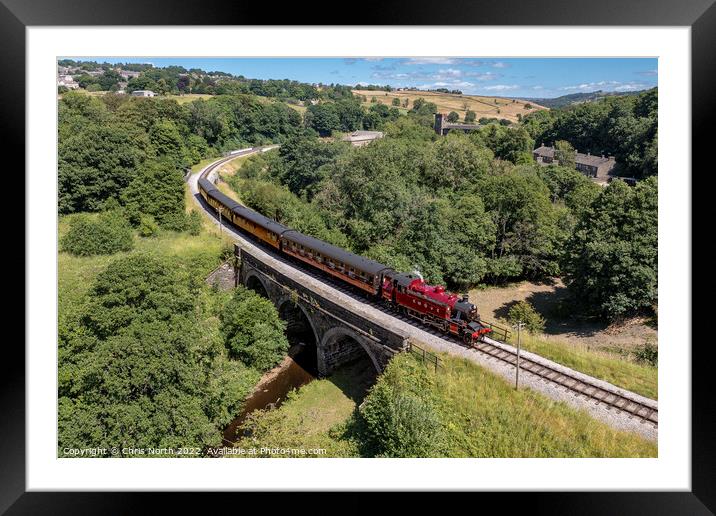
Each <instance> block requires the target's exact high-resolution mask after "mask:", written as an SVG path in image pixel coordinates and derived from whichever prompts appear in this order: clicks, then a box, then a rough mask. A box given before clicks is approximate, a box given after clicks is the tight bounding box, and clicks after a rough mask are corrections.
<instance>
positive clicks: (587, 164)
mask: <svg viewBox="0 0 716 516" xmlns="http://www.w3.org/2000/svg"><path fill="white" fill-rule="evenodd" d="M532 156H533V157H534V159H535V161H536V162H537V163H539V164H540V165H549V164H551V163H552V164H555V165H558V164H559V161H558V160H557V159H555V157H554V147H547V146H545V144H544V143H543V144H542V145H540V146H539V147H537V148H536V149H535V150H533V151H532ZM574 166H575V168H576V169H577V170H579V171H580V172H581V173H582V174H584V175H585V176H588V177H591V178H593V179H595V180H597V181H599V182H605V181H608V180H609V177H610V176H611V172H612V170H613V169H614V167H615V166H616V161H615V160H614V156H609V157H604V155H601V156H597V155H594V156H593V155H592V154H590V153H587V154H582V153H581V152H577V151H576V149H575V159H574Z"/></svg>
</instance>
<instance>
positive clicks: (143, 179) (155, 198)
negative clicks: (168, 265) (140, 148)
mask: <svg viewBox="0 0 716 516" xmlns="http://www.w3.org/2000/svg"><path fill="white" fill-rule="evenodd" d="M122 202H123V204H124V206H125V209H126V211H127V213H128V215H129V218H130V220H131V221H132V222H133V223H135V224H138V223H139V221H140V218H141V214H146V215H151V216H152V217H154V219H155V220H156V221H157V223H158V224H159V225H160V226H162V227H163V228H166V229H172V230H176V231H182V230H184V229H185V224H186V221H185V216H184V180H183V176H182V172H181V171H180V170H178V169H177V168H176V167H175V166H174V164H173V163H171V162H170V161H167V160H163V161H148V162H146V163H145V164H144V165H143V166H142V167H140V169H139V172H138V175H137V177H136V178H135V179H134V180H133V181H132V182H131V183H130V184H129V186H127V188H125V189H124V191H123V192H122Z"/></svg>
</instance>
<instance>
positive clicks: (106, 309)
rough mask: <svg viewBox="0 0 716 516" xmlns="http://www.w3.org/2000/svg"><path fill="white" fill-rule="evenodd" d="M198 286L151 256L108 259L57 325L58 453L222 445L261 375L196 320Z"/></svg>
mask: <svg viewBox="0 0 716 516" xmlns="http://www.w3.org/2000/svg"><path fill="white" fill-rule="evenodd" d="M196 296H197V292H196V290H195V289H194V288H192V287H191V286H190V283H189V282H188V281H186V278H185V277H182V276H180V275H179V273H178V272H177V269H176V267H174V266H172V265H170V264H167V263H164V262H162V261H160V260H157V259H156V258H152V257H150V256H146V255H133V256H129V257H126V258H120V259H116V260H114V261H112V262H111V263H110V264H109V265H108V266H107V269H106V270H104V271H103V272H101V273H100V274H99V275H98V276H97V279H96V280H95V282H94V284H93V285H92V287H91V289H90V291H89V294H88V299H87V303H85V304H84V305H83V308H82V309H81V313H80V314H79V315H78V317H77V320H76V321H75V322H74V323H73V324H70V325H68V324H61V325H60V332H59V337H60V338H59V346H58V358H59V371H58V378H59V390H58V395H59V413H58V454H59V455H60V456H62V455H63V451H62V450H63V449H64V448H65V447H71V448H76V447H105V448H107V449H110V448H112V447H116V448H118V449H119V452H118V453H119V456H122V455H123V452H122V451H121V450H122V448H123V447H137V448H149V447H154V448H161V447H173V448H180V447H197V448H200V449H201V448H204V447H205V446H217V445H219V444H220V443H221V429H222V428H223V427H224V426H225V425H226V424H227V423H228V422H229V420H230V418H231V417H232V416H233V415H234V414H236V413H238V411H239V409H240V401H239V400H241V399H243V397H244V396H246V395H247V394H248V392H249V391H250V390H251V388H252V387H253V384H254V382H255V381H256V378H257V376H258V374H257V373H252V372H250V371H249V370H247V369H246V368H245V367H244V366H243V365H241V364H240V363H239V362H237V361H231V360H229V359H228V358H227V354H226V351H225V349H224V347H223V343H222V342H221V339H220V338H218V333H217V331H216V329H215V328H212V327H210V326H207V324H208V323H207V322H205V321H202V320H199V319H197V317H196V315H197V313H198V310H196V309H195V305H194V303H195V299H196Z"/></svg>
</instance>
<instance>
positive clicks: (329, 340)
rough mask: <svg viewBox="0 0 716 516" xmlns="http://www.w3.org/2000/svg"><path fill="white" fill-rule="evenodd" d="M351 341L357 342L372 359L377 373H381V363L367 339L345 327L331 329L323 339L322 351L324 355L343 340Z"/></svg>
mask: <svg viewBox="0 0 716 516" xmlns="http://www.w3.org/2000/svg"><path fill="white" fill-rule="evenodd" d="M346 338H347V339H351V340H353V341H355V342H356V343H357V344H358V345H359V346H360V348H361V349H362V350H363V351H364V352H365V353H366V355H368V358H370V361H371V363H372V364H373V367H374V368H375V370H376V372H377V373H380V372H381V371H382V368H381V366H380V363H379V362H378V360H377V359H376V357H375V354H374V353H373V351H371V349H370V344H369V343H368V342H367V339H366V338H365V337H363V336H361V335H359V334H358V333H357V332H355V331H353V330H351V329H349V328H345V327H343V326H335V327H333V328H331V329H329V330H328V331H327V332H326V333H325V334H324V335H323V338H322V339H321V344H320V349H321V352H322V353H326V352H329V351H330V349H331V348H332V347H334V346H335V345H336V343H338V342H340V340H342V339H346Z"/></svg>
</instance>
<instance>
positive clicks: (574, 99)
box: [517, 90, 646, 109]
mask: <svg viewBox="0 0 716 516" xmlns="http://www.w3.org/2000/svg"><path fill="white" fill-rule="evenodd" d="M644 91H646V90H640V91H624V92H618V91H602V90H597V91H590V92H589V93H570V94H569V95H562V96H561V97H555V98H552V99H545V98H523V99H517V100H518V101H527V102H534V103H537V104H540V105H542V106H545V107H547V108H549V109H555V108H560V107H564V106H570V105H572V104H581V103H583V102H594V101H595V100H599V99H603V98H605V97H623V96H627V95H638V94H640V93H644Z"/></svg>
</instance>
